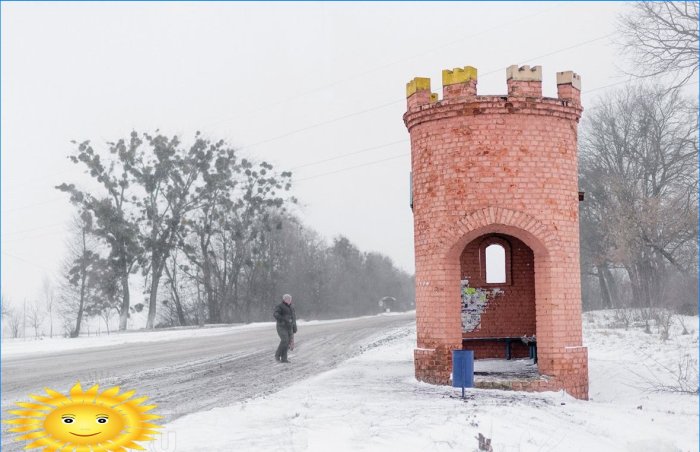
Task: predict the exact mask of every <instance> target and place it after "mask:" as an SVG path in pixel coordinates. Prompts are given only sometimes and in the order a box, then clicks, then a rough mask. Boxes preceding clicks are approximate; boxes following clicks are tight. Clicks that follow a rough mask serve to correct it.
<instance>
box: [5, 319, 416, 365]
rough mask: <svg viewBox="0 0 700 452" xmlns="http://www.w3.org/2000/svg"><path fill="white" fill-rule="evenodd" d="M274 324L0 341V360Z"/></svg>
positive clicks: (315, 323)
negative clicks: (0, 344)
mask: <svg viewBox="0 0 700 452" xmlns="http://www.w3.org/2000/svg"><path fill="white" fill-rule="evenodd" d="M403 314H405V313H404V312H400V313H394V312H392V313H382V314H379V315H381V316H391V315H403ZM367 317H374V316H362V317H355V318H350V319H334V320H310V321H306V320H299V321H298V322H297V323H298V324H299V325H300V326H301V325H319V324H329V323H341V322H348V321H352V320H355V319H359V318H367ZM273 324H274V322H258V323H250V324H245V325H244V324H237V325H206V326H204V327H202V328H197V327H181V328H168V329H162V330H160V329H158V330H153V331H148V330H129V331H116V332H113V333H111V334H109V335H107V334H102V335H100V336H80V337H76V338H70V339H69V338H64V337H54V338H47V337H43V338H40V339H33V338H27V339H24V338H22V339H9V338H2V350H1V353H0V356H2V358H3V359H4V358H12V357H17V356H20V355H22V356H26V355H32V354H42V353H56V352H63V351H73V350H80V349H87V348H94V347H109V346H114V345H121V344H130V343H137V342H157V341H172V340H176V339H184V338H196V337H210V336H218V335H223V334H230V333H232V332H235V331H240V330H242V329H250V328H268V329H269V328H271V327H272V325H273Z"/></svg>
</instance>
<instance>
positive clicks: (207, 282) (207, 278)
mask: <svg viewBox="0 0 700 452" xmlns="http://www.w3.org/2000/svg"><path fill="white" fill-rule="evenodd" d="M199 247H200V249H201V251H202V259H203V261H202V283H203V284H204V293H205V294H206V296H207V300H206V303H207V309H208V311H209V323H219V322H220V321H221V319H220V318H219V315H220V311H219V309H218V308H219V307H218V306H217V303H216V299H215V298H214V291H213V290H212V287H211V262H210V261H209V245H208V240H204V237H202V236H200V238H199Z"/></svg>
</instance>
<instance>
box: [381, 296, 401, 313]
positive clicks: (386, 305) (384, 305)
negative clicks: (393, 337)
mask: <svg viewBox="0 0 700 452" xmlns="http://www.w3.org/2000/svg"><path fill="white" fill-rule="evenodd" d="M379 307H380V308H381V309H383V310H384V312H391V308H394V309H396V307H397V306H396V298H394V297H383V298H382V299H381V300H379Z"/></svg>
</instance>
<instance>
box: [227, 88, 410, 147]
mask: <svg viewBox="0 0 700 452" xmlns="http://www.w3.org/2000/svg"><path fill="white" fill-rule="evenodd" d="M404 101H405V99H400V100H395V101H392V102H388V103H386V104H382V105H377V106H375V107H370V108H367V109H365V110H361V111H357V112H354V113H349V114H347V115H345V116H340V117H338V118H334V119H330V120H328V121H323V122H319V123H316V124H312V125H310V126H307V127H302V128H301V129H296V130H292V131H290V132H287V133H284V134H282V135H277V136H276V137H272V138H268V139H266V140H262V141H258V142H256V143H253V144H249V145H246V146H242V147H240V148H239V149H249V148H252V147H254V146H258V145H260V144H264V143H269V142H270V141H276V140H279V139H280V138H285V137H288V136H290V135H294V134H297V133H299V132H304V131H306V130H309V129H315V128H316V127H321V126H325V125H328V124H332V123H334V122H338V121H342V120H343V119H347V118H352V117H353V116H358V115H362V114H365V113H369V112H371V111H375V110H380V109H382V108H386V107H388V106H390V105H394V104H398V103H399V102H404Z"/></svg>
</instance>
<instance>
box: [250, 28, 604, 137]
mask: <svg viewBox="0 0 700 452" xmlns="http://www.w3.org/2000/svg"><path fill="white" fill-rule="evenodd" d="M612 34H613V33H608V34H605V35H602V36H598V37H596V38H593V39H588V40H586V41H581V42H578V43H576V44H573V45H570V46H568V47H563V48H561V49H558V50H554V51H552V52H549V53H546V54H543V55H540V56H536V57H533V58H530V59H529V61H532V60H536V59H538V58H544V57H547V56H551V55H555V54H557V53H560V52H565V51H567V50H571V49H575V48H578V47H581V46H584V45H587V44H590V43H592V42H596V41H600V40H601V39H605V38H608V37H610V36H611V35H612ZM505 69H506V67H503V68H499V69H494V70H492V71H488V72H485V73H484V74H482V75H481V77H484V76H487V75H491V74H495V73H497V72H499V71H503V70H505ZM405 101H406V99H405V98H401V99H397V100H395V101H392V102H388V103H385V104H381V105H377V106H374V107H369V108H366V109H364V110H360V111H357V112H353V113H349V114H347V115H344V116H340V117H337V118H334V119H331V120H328V121H323V122H319V123H315V124H311V125H309V126H306V127H302V128H300V129H295V130H290V131H289V132H286V133H283V134H282V135H277V136H274V137H271V138H268V139H265V140H262V141H258V142H255V143H253V144H249V145H246V146H242V147H240V148H239V149H248V148H251V147H254V146H258V145H260V144H264V143H269V142H271V141H276V140H279V139H281V138H286V137H288V136H291V135H294V134H297V133H299V132H304V131H306V130H309V129H314V128H317V127H321V126H324V125H328V124H332V123H334V122H338V121H342V120H344V119H348V118H352V117H354V116H358V115H362V114H365V113H369V112H372V111H376V110H380V109H382V108H386V107H388V106H391V105H395V104H398V103H401V102H405Z"/></svg>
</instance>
